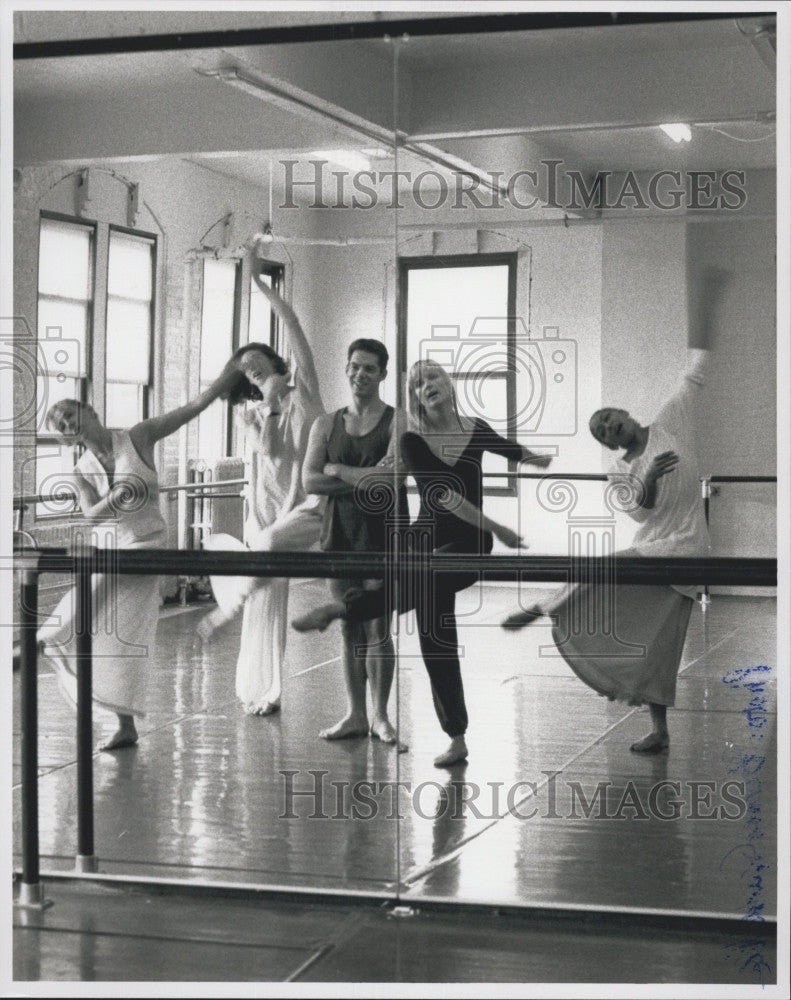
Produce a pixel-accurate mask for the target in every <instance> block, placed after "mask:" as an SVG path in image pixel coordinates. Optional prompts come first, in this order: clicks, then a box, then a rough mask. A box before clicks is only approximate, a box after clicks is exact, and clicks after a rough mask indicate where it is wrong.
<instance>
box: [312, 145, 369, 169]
mask: <svg viewBox="0 0 791 1000" xmlns="http://www.w3.org/2000/svg"><path fill="white" fill-rule="evenodd" d="M308 155H309V156H310V158H311V159H316V160H330V161H331V162H332V163H337V164H338V166H340V167H346V168H347V169H348V170H370V169H371V161H370V160H369V159H368V158H367V157H365V156H363V154H362V153H357V152H355V151H354V150H353V149H316V150H314V151H313V152H312V153H309V154H308Z"/></svg>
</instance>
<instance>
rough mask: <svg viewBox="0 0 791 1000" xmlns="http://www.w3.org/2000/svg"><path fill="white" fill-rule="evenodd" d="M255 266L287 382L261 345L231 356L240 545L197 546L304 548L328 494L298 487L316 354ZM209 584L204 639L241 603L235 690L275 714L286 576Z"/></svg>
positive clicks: (313, 402)
mask: <svg viewBox="0 0 791 1000" xmlns="http://www.w3.org/2000/svg"><path fill="white" fill-rule="evenodd" d="M253 274H254V279H255V282H256V284H257V286H258V288H259V289H260V291H261V292H262V293H263V294H264V295H265V296H266V297H267V299H268V300H269V302H270V304H271V306H272V308H273V309H274V310H275V312H276V313H277V314H278V316H279V317H280V318H281V319H282V320H283V323H284V326H285V328H286V331H287V333H288V338H289V345H290V347H291V351H292V354H293V356H294V362H295V364H294V378H293V385H291V384H289V369H288V366H287V365H286V362H285V361H284V360H283V359H282V358H281V357H280V356H279V355H278V354H277V353H276V352H275V351H274V350H272V348H271V347H269V346H268V345H266V344H259V343H249V344H247V345H246V346H245V347H242V348H240V349H239V350H238V351H237V352H236V353H235V354H234V356H233V358H232V362H233V363H234V364H235V365H236V366H237V369H238V372H239V375H238V384H237V387H236V390H235V392H234V393H233V394H232V396H231V401H232V402H236V403H247V404H248V405H247V407H246V409H244V410H243V411H242V420H243V422H244V425H245V432H246V435H247V441H248V444H249V446H250V452H251V454H250V460H249V463H248V477H249V488H248V494H247V497H248V517H247V523H246V524H245V532H244V534H245V541H246V544H244V543H242V542H240V541H239V540H238V539H237V538H234V537H233V536H232V535H228V534H216V535H210V536H209V537H208V538H207V539H206V540H205V541H204V548H206V549H210V550H215V551H216V550H222V549H236V550H240V551H247V550H251V551H255V552H267V551H268V552H273V551H292V552H300V551H307V550H309V549H311V548H314V547H315V546H316V545H317V544H318V541H319V538H320V535H321V526H322V521H323V517H324V506H325V500H324V498H323V497H319V496H315V495H311V496H307V495H306V494H305V491H304V489H303V487H302V463H303V460H304V457H305V450H306V448H307V442H308V434H309V432H310V426H311V424H312V423H313V421H314V420H315V419H316V418H317V417H318V416H319V415H320V414H322V413H323V412H324V406H323V403H322V400H321V391H320V389H319V381H318V376H317V375H316V367H315V365H314V362H313V355H312V353H311V350H310V346H309V344H308V341H307V337H306V336H305V333H304V331H303V329H302V326H301V324H300V322H299V320H298V319H297V316H296V314H295V313H294V310H293V309H292V308H291V306H290V305H289V304H288V303H287V302H285V301H284V299H283V298H281V296H280V295H278V294H277V292H275V291H274V290H273V289H271V288H270V287H269V286H268V285H266V284H265V283H264V282H263V281H261V280H260V278H259V277H258V275H257V274H256V273H255V271H254V272H253ZM211 584H212V591H213V593H214V597H215V600H216V601H217V607H216V608H215V609H214V610H213V611H211V612H210V613H209V614H208V615H206V616H205V617H204V618H203V620H202V621H201V623H200V625H199V627H198V632H199V635H200V637H201V639H203V640H204V641H205V640H207V639H208V638H209V637H210V636H211V635H212V634H213V632H214V631H215V629H216V628H218V626H220V625H222V624H224V623H225V622H227V621H229V620H230V619H231V618H233V617H234V616H235V615H236V614H238V612H239V611H240V610H241V609H242V608H244V611H243V615H242V635H241V642H240V646H239V656H238V659H237V663H236V695H237V697H238V698H239V700H240V701H241V702H242V704H243V705H244V708H245V711H246V712H248V713H249V714H253V715H269V714H270V713H272V712H276V711H277V710H278V709H279V708H280V697H281V686H282V674H283V661H284V659H285V652H286V635H287V625H288V620H287V613H288V591H289V581H288V579H280V578H273V577H228V576H218V577H212V580H211Z"/></svg>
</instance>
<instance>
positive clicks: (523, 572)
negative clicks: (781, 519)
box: [15, 546, 777, 909]
mask: <svg viewBox="0 0 791 1000" xmlns="http://www.w3.org/2000/svg"><path fill="white" fill-rule="evenodd" d="M108 566H112V567H113V570H114V571H115V572H118V573H122V574H124V573H131V574H149V575H158V574H176V573H195V574H199V575H210V574H214V575H220V576H255V577H265V576H276V577H309V578H310V577H349V576H353V577H379V578H386V577H388V576H389V574H392V573H398V572H399V571H400V570H401V569H402V568H409V569H410V570H418V571H421V572H436V573H442V572H458V571H459V570H470V569H472V570H478V571H479V572H480V574H481V578H482V579H489V580H513V579H516V580H529V581H533V582H554V583H574V582H582V583H599V584H603V585H612V584H615V582H616V581H617V583H618V584H626V583H632V584H653V585H667V584H679V585H681V584H700V583H702V582H703V581H705V582H706V583H708V584H720V585H736V584H740V585H751V586H759V587H774V586H776V585H777V560H776V559H732V558H727V559H722V558H715V557H705V558H689V557H688V558H663V559H645V558H639V557H634V556H630V557H618V556H609V557H591V558H585V559H580V558H570V557H567V556H527V555H497V556H493V555H484V556H477V555H460V554H454V555H448V554H440V555H435V554H425V555H423V554H420V555H416V556H413V555H408V556H405V557H403V558H400V559H399V558H391V557H389V556H388V553H384V552H383V553H378V554H377V553H347V554H344V555H342V556H339V555H337V554H336V553H332V552H231V551H218V552H207V551H203V550H197V551H190V550H162V549H122V550H119V551H115V550H112V549H109V550H108V549H96V548H92V547H90V546H85V547H80V548H75V549H74V550H71V551H70V550H67V549H37V550H32V551H27V550H26V551H22V552H20V553H18V554H17V556H16V569H17V570H18V571H19V572H20V574H21V578H22V579H21V586H20V591H19V595H20V625H21V648H20V661H21V662H20V706H21V711H20V716H21V720H20V721H21V737H20V738H21V744H22V745H21V755H20V759H21V771H22V774H21V784H22V816H21V819H22V873H21V883H20V893H19V899H18V902H17V903H16V904H15V905H17V906H19V907H22V908H33V909H40V908H43V907H44V906H45V905H47V902H46V900H45V899H44V897H43V890H42V886H41V882H40V858H39V805H38V674H37V671H38V644H37V639H36V634H37V629H38V626H39V620H38V619H39V615H38V589H39V577H40V576H41V574H43V573H63V572H70V573H72V574H74V578H75V605H76V606H75V611H76V616H75V629H76V672H77V854H76V859H75V867H76V870H77V871H81V872H95V871H97V870H98V862H97V858H96V853H95V844H94V810H93V715H92V700H91V694H92V667H93V665H92V638H91V626H92V618H93V607H92V593H91V577H92V575H93V574H94V573H98V572H107V568H108Z"/></svg>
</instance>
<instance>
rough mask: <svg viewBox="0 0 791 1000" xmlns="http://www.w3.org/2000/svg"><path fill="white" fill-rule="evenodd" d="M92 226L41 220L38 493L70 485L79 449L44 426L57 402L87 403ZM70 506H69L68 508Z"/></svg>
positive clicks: (39, 510) (47, 506) (42, 510)
mask: <svg viewBox="0 0 791 1000" xmlns="http://www.w3.org/2000/svg"><path fill="white" fill-rule="evenodd" d="M94 246H95V232H94V229H93V227H92V226H88V225H78V224H75V223H71V222H65V221H63V220H60V219H55V218H42V219H41V226H40V235H39V253H38V323H37V342H38V363H39V371H40V373H41V374H39V375H38V376H37V378H36V395H37V399H36V404H37V406H36V409H37V412H38V413H39V420H40V426H39V429H38V437H37V441H36V475H35V490H34V492H35V493H36V494H43V495H46V496H48V495H51V494H53V493H56V492H57V491H58V489H59V488H60V487H62V485H63V484H64V483H66V482H67V477H68V474H69V473H70V472H71V469H72V467H73V466H74V463H75V461H76V460H77V457H78V456H77V450H76V448H65V447H64V448H61V446H60V444H59V443H58V440H57V438H56V437H55V436H54V435H53V434H51V433H50V432H49V431H48V430H47V428H46V427H45V426H44V419H45V417H46V414H47V411H48V410H49V408H50V406H52V404H53V403H56V402H57V401H58V400H59V399H77V400H80V401H81V402H85V401H87V400H88V371H89V354H90V350H91V343H90V334H91V319H92V315H93V295H94V280H93V261H94ZM68 509H70V505H68V504H67V505H66V510H68ZM63 511H64V505H63V504H56V503H43V504H36V516H37V517H45V516H47V515H51V514H55V513H62V512H63Z"/></svg>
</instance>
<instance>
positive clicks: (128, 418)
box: [105, 382, 143, 430]
mask: <svg viewBox="0 0 791 1000" xmlns="http://www.w3.org/2000/svg"><path fill="white" fill-rule="evenodd" d="M105 414H106V417H105V424H106V425H107V427H109V428H110V429H111V430H125V429H126V428H127V427H132V426H133V425H134V424H136V423H137V422H138V421H139V420H142V419H143V392H142V389H141V387H140V386H139V385H127V384H124V383H122V382H108V383H107V395H106V397H105Z"/></svg>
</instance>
